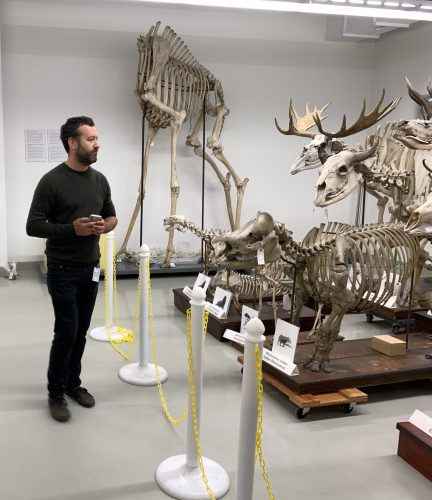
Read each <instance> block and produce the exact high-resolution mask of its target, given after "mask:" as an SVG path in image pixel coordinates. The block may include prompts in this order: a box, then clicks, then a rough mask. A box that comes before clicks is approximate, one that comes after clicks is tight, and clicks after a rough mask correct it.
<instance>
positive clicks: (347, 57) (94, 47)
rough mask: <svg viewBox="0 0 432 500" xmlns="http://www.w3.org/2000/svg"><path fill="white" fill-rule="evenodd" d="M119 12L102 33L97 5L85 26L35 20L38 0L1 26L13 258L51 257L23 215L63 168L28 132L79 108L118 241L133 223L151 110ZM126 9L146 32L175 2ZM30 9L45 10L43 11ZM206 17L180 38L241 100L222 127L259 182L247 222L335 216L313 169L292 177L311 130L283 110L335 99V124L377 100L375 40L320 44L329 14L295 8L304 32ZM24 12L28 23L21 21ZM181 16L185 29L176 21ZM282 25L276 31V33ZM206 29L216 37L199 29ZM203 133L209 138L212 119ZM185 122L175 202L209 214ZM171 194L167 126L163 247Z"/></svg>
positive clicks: (219, 213)
mask: <svg viewBox="0 0 432 500" xmlns="http://www.w3.org/2000/svg"><path fill="white" fill-rule="evenodd" d="M38 3H40V2H38ZM42 3H43V2H42ZM60 3H61V2H60ZM21 4H27V10H24V9H23V10H22V11H19V9H18V8H19V7H20V6H21ZM39 7H40V6H39ZM62 8H63V7H62ZM111 8H112V7H110V9H111ZM137 8H138V7H137V6H136V5H135V7H134V9H137ZM14 9H15V10H14ZM29 9H30V10H29ZM110 9H107V11H106V12H105V11H104V14H105V15H103V16H98V17H97V18H96V19H97V22H98V23H99V25H98V26H97V27H96V29H93V26H89V24H88V23H89V19H91V16H90V15H89V13H88V11H87V8H85V9H81V8H80V2H77V5H75V4H74V9H72V10H71V11H70V12H69V11H68V15H69V14H70V15H73V16H75V19H74V20H75V21H76V22H77V23H79V20H80V19H79V16H80V15H81V18H82V23H81V24H82V26H83V27H84V28H86V29H77V28H67V27H62V28H61V29H59V28H55V27H48V28H47V27H44V28H42V27H40V26H30V25H29V24H30V23H31V19H32V11H31V5H30V4H29V2H20V1H18V2H16V3H14V4H13V6H12V7H11V8H10V11H7V12H6V14H7V15H5V16H3V17H2V19H5V21H4V22H5V23H7V22H10V24H5V26H4V28H3V47H2V51H3V71H4V73H3V74H4V79H3V95H4V108H5V109H4V117H5V123H7V127H6V130H5V140H6V144H7V147H6V149H5V156H6V185H7V210H8V214H14V223H13V224H12V221H10V220H9V221H8V240H9V254H10V258H13V259H14V260H18V261H25V260H33V259H36V258H39V257H40V255H41V253H42V250H41V243H40V241H39V240H37V239H34V238H29V237H27V236H26V234H25V220H26V217H27V212H28V207H29V204H30V201H31V197H32V194H33V190H34V187H35V185H36V183H37V181H38V180H39V178H40V177H41V175H43V173H45V172H46V171H48V169H50V168H52V167H53V166H54V164H40V163H26V162H25V158H24V132H23V131H24V129H26V128H56V127H59V126H60V125H61V124H62V123H63V122H64V120H65V119H66V118H67V117H68V116H71V115H76V114H88V115H90V116H92V117H93V118H94V119H95V121H96V125H97V127H98V130H99V135H100V137H101V143H102V148H101V152H100V155H99V160H98V163H97V164H96V165H95V167H96V168H98V169H100V170H101V171H103V172H104V173H105V174H106V175H107V177H108V179H109V181H110V183H111V186H112V191H113V199H114V202H115V204H116V207H117V211H118V216H119V221H120V222H119V226H118V229H117V230H116V236H117V240H118V245H119V244H120V240H121V238H122V237H123V235H124V233H125V231H126V227H127V224H128V222H129V219H130V215H131V212H132V209H133V206H134V204H135V200H136V196H137V188H138V182H139V170H140V158H141V113H140V110H139V107H138V104H137V103H136V102H135V98H134V97H133V95H132V90H133V87H134V84H135V77H136V64H137V52H136V47H135V42H136V35H137V33H134V32H120V31H104V30H102V29H101V27H102V25H103V22H102V20H105V22H106V25H107V27H108V28H110V29H112V25H113V22H114V20H113V16H114V14H113V12H111V10H110ZM123 12H124V15H125V16H126V17H128V16H129V18H130V19H132V18H131V17H130V16H131V15H132V14H133V23H134V24H133V28H135V26H136V25H137V24H139V26H140V27H141V31H142V32H143V33H144V32H146V31H147V30H148V28H149V27H150V25H151V24H152V23H153V22H154V21H155V20H157V19H161V20H162V21H163V22H164V21H165V18H167V17H170V16H167V9H162V8H160V9H159V10H158V9H156V8H152V9H148V8H144V7H143V6H140V12H142V14H143V15H142V16H141V19H140V21H139V23H137V21H136V19H137V17H138V16H137V14H138V12H137V11H136V10H134V11H133V12H131V11H129V10H127V11H122V13H121V14H120V12H118V13H117V14H118V19H119V26H120V27H121V26H122V23H123V21H124V20H123V21H122V19H123ZM54 13H56V14H57V17H56V18H55V19H54V20H53V17H55V16H54ZM33 14H34V17H37V16H39V15H40V8H39V9H34V12H33ZM108 14H109V15H108ZM144 14H146V15H144ZM149 14H151V16H150V15H149ZM196 15H202V13H201V11H198V10H197V9H195V10H194V11H191V12H189V24H190V25H191V26H192V28H191V31H192V34H190V35H186V36H185V35H183V38H184V39H185V41H186V43H187V44H188V46H189V48H190V50H191V51H192V53H193V54H194V55H195V56H196V57H197V59H198V60H199V61H200V62H201V63H202V64H204V65H205V66H206V67H207V68H208V69H209V70H210V71H212V72H213V73H214V74H215V75H216V76H217V78H219V79H220V80H221V82H222V84H223V87H224V93H225V98H226V101H227V105H228V106H229V107H230V109H231V113H230V115H229V117H228V118H227V121H226V124H225V126H224V129H223V136H222V139H223V142H224V146H225V149H224V152H225V154H226V156H227V157H228V158H229V160H230V161H231V163H232V165H233V166H234V168H235V169H236V171H237V172H238V174H239V175H240V176H241V177H242V178H244V177H249V178H250V182H249V185H248V187H247V190H246V193H245V198H244V205H243V206H244V209H243V217H242V221H243V222H245V221H246V220H248V219H249V218H251V217H252V216H254V215H255V213H256V212H257V210H266V211H269V212H270V213H272V214H273V215H274V217H275V218H276V219H278V220H280V221H283V222H285V223H286V224H287V226H288V227H289V228H290V229H292V230H293V231H294V236H295V237H296V238H297V239H300V238H301V237H303V236H304V234H305V233H306V232H307V231H308V230H309V229H310V228H311V227H312V226H313V225H317V224H319V223H320V222H323V221H325V213H324V211H323V210H320V209H315V210H314V208H313V203H312V201H313V194H314V193H313V188H314V184H315V181H316V178H317V173H316V172H313V171H309V172H305V173H303V174H300V175H297V176H294V177H293V176H291V175H290V174H289V173H288V169H289V167H290V165H291V163H292V161H293V160H294V158H295V157H296V156H297V154H298V153H299V152H300V150H301V148H302V147H303V146H304V145H305V144H306V142H307V140H306V139H301V138H292V137H286V136H283V135H281V134H280V133H279V132H278V131H277V130H276V128H275V126H274V117H275V116H276V117H277V118H278V120H279V123H280V124H281V126H286V124H287V120H288V113H287V110H288V103H289V99H290V98H291V97H292V98H293V99H294V103H295V105H296V107H297V108H298V111H301V110H302V108H303V109H304V105H305V103H306V102H307V101H308V102H309V103H310V105H314V104H317V105H320V106H321V105H323V104H324V103H325V102H328V101H330V100H331V101H332V102H333V105H332V107H331V111H329V118H328V120H327V121H326V125H327V127H328V128H329V129H335V128H337V127H339V125H340V121H341V117H342V115H343V113H346V114H347V118H348V120H350V119H351V120H352V119H354V118H355V117H356V115H357V114H358V112H359V110H360V108H361V101H362V99H363V97H364V96H369V95H372V96H373V97H374V98H376V97H377V96H376V95H374V92H373V91H372V86H371V85H372V79H373V74H372V61H373V54H374V44H370V43H364V44H358V43H330V42H328V43H326V42H324V41H323V34H324V31H325V18H323V17H319V16H305V15H298V16H296V17H295V20H294V22H293V19H292V18H291V17H290V19H291V23H290V26H291V25H292V26H295V29H293V30H292V31H289V30H287V31H288V32H285V31H283V23H282V19H281V17H280V16H279V15H269V14H265V15H262V14H260V15H259V16H258V15H256V14H255V15H249V14H244V15H242V16H237V17H236V16H234V15H232V16H230V17H225V22H224V25H223V29H224V30H225V32H226V33H228V34H227V35H226V36H225V37H222V36H215V34H217V30H216V29H215V23H214V18H213V17H212V18H210V17H209V21H208V22H207V24H200V22H198V23H196V22H194V21H196V18H195V17H194V16H196ZM217 15H220V14H219V13H218V14H217ZM291 16H292V15H291ZM216 17H217V16H216ZM186 18H187V16H185V15H184V13H183V16H178V19H179V24H180V25H181V26H183V27H186V26H187V22H186ZM20 19H21V20H22V23H21V24H22V26H19V25H18V24H19V20H20ZM33 20H34V18H33ZM66 20H67V15H63V16H59V12H57V11H55V12H53V13H52V15H51V16H46V17H45V18H44V22H45V24H48V25H55V24H56V23H58V26H61V25H62V23H65V22H66ZM212 20H213V21H212ZM263 20H264V21H266V22H265V23H263V22H262V21H263ZM171 21H172V19H167V20H166V22H171ZM260 21H261V23H260ZM131 22H132V21H131ZM35 24H36V22H35ZM172 25H173V26H174V27H175V28H176V25H175V20H174V22H172ZM273 25H274V28H275V29H274V38H270V37H269V36H270V35H269V33H270V32H271V27H272V26H273ZM197 26H198V28H197ZM260 27H261V28H260ZM90 28H92V29H90ZM205 28H207V33H208V36H207V35H206V36H204V35H203V32H206V29H205ZM234 28H235V29H234ZM179 31H180V30H178V32H179ZM239 33H240V34H241V36H238V34H239ZM264 35H265V36H266V37H267V39H263V37H264ZM378 94H379V93H378ZM207 129H208V133H207V134H208V135H209V134H210V133H211V124H208V127H207ZM187 132H188V125H184V126H183V130H182V131H181V137H180V141H179V149H178V171H179V180H180V186H181V193H180V199H179V203H178V212H179V213H182V214H184V215H186V216H187V217H188V218H189V219H191V220H194V221H196V222H197V223H200V218H201V208H200V199H201V191H200V186H201V177H200V171H201V160H200V159H199V158H197V157H195V156H194V155H193V153H192V151H190V149H189V148H187V147H185V146H184V140H185V137H186V134H187ZM207 172H208V173H206V215H205V220H206V222H205V225H206V226H207V227H222V228H227V227H228V225H227V217H226V215H225V209H224V196H223V190H222V188H221V186H220V185H219V183H218V181H217V179H216V177H215V175H214V174H213V173H212V172H211V171H210V169H207ZM233 194H234V193H233ZM169 198H170V191H169V134H168V132H167V131H166V130H165V131H160V133H159V136H158V137H157V140H156V143H155V147H154V148H153V151H152V155H151V163H150V170H149V176H148V184H147V196H146V199H145V202H144V211H145V229H144V241H145V242H146V243H148V244H149V245H150V246H153V247H154V246H160V247H164V246H165V244H166V233H165V232H164V231H163V228H162V220H163V218H164V217H165V216H166V215H168V213H169ZM355 202H356V197H355V195H354V196H351V197H350V198H349V199H348V200H345V201H344V202H341V203H339V204H338V205H335V206H334V207H331V208H330V209H329V212H330V215H329V218H330V219H331V220H339V221H345V222H353V219H354V207H355ZM138 240H139V237H138V231H137V230H136V231H135V232H134V235H133V238H132V240H131V247H137V246H138ZM176 241H177V243H178V242H180V241H189V242H191V245H192V247H193V248H199V243H198V242H197V241H196V240H195V239H193V238H192V237H191V236H187V235H182V234H177V236H176Z"/></svg>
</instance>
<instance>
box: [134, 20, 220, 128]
mask: <svg viewBox="0 0 432 500" xmlns="http://www.w3.org/2000/svg"><path fill="white" fill-rule="evenodd" d="M158 28H159V23H158V24H156V25H155V26H152V28H151V29H150V30H149V32H148V33H147V35H145V36H141V37H139V38H138V49H139V62H138V75H137V86H136V91H135V93H136V95H137V97H138V98H139V100H140V104H141V106H142V108H143V109H144V100H142V99H141V97H142V96H143V95H144V94H145V92H146V91H148V90H152V91H153V92H155V97H156V98H157V99H158V101H160V102H161V103H162V104H163V105H165V106H168V107H169V108H171V109H174V110H175V111H185V112H186V119H187V118H192V117H193V116H194V115H196V114H197V113H199V112H200V111H201V110H202V108H203V103H204V100H205V96H206V93H207V92H208V91H209V90H213V89H214V83H215V77H214V76H213V74H212V73H210V71H208V70H207V69H206V68H204V66H202V65H201V64H200V63H199V62H198V61H197V60H196V59H195V57H194V56H193V55H192V54H191V53H190V51H189V49H188V48H187V46H186V45H185V44H184V42H183V41H182V40H181V39H180V37H179V36H177V34H176V33H175V32H174V30H172V29H171V28H170V27H169V26H167V27H166V28H165V29H164V31H163V33H162V34H161V35H157V30H158ZM146 119H147V120H148V122H149V123H151V124H152V125H153V126H154V127H157V128H166V127H169V126H170V119H171V117H170V115H169V114H168V113H166V112H164V111H163V110H162V109H160V108H159V107H156V106H153V105H152V104H151V103H147V107H146Z"/></svg>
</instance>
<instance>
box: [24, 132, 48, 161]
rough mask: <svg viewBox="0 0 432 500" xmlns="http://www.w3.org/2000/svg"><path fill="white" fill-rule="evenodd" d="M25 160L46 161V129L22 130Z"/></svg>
mask: <svg viewBox="0 0 432 500" xmlns="http://www.w3.org/2000/svg"><path fill="white" fill-rule="evenodd" d="M24 140H25V161H28V162H31V161H42V162H46V161H47V147H46V130H45V129H44V128H37V129H36V128H29V129H25V130H24Z"/></svg>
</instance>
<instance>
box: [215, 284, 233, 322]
mask: <svg viewBox="0 0 432 500" xmlns="http://www.w3.org/2000/svg"><path fill="white" fill-rule="evenodd" d="M231 297H232V293H231V292H229V291H228V290H224V289H223V288H221V287H220V286H217V287H216V290H215V294H214V297H213V305H215V306H217V307H220V308H221V309H222V311H223V313H222V314H228V311H229V307H230V304H231ZM209 311H210V312H212V311H211V310H210V309H209ZM219 317H220V316H219Z"/></svg>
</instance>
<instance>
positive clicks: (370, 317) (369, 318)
mask: <svg viewBox="0 0 432 500" xmlns="http://www.w3.org/2000/svg"><path fill="white" fill-rule="evenodd" d="M372 321H373V314H372V313H366V322H367V323H372Z"/></svg>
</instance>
